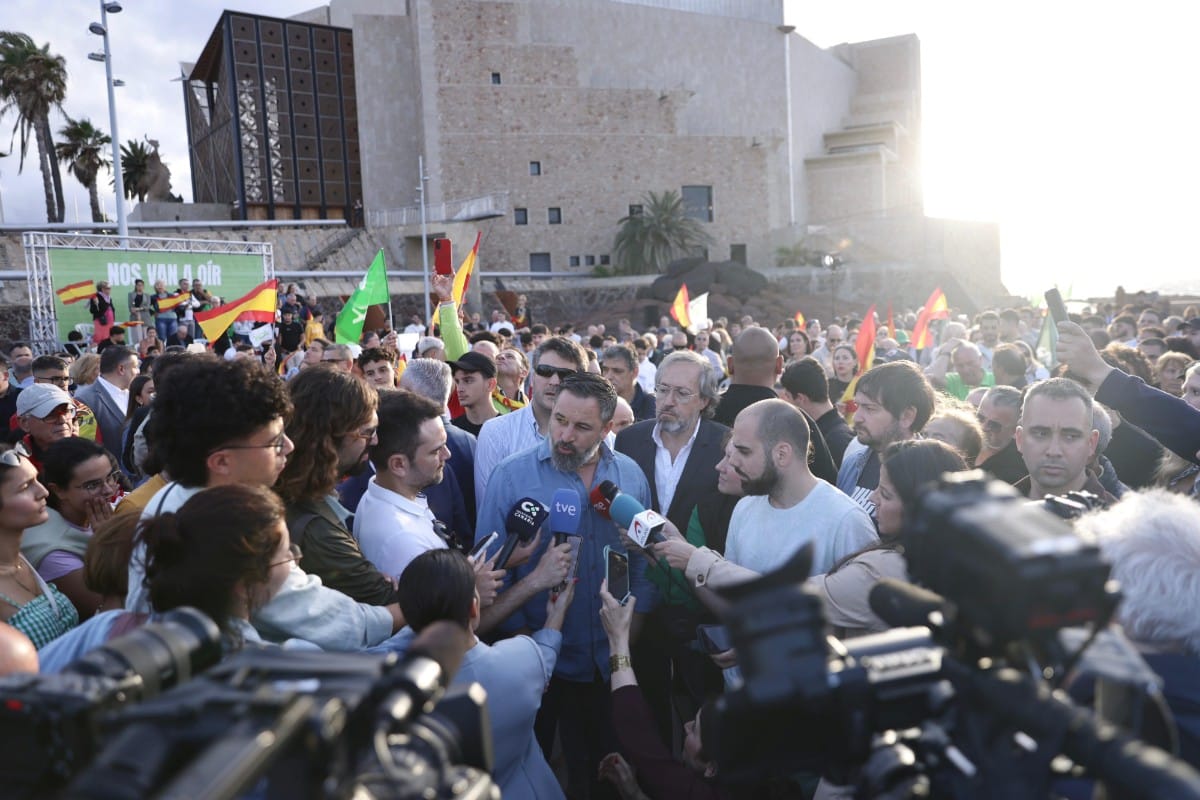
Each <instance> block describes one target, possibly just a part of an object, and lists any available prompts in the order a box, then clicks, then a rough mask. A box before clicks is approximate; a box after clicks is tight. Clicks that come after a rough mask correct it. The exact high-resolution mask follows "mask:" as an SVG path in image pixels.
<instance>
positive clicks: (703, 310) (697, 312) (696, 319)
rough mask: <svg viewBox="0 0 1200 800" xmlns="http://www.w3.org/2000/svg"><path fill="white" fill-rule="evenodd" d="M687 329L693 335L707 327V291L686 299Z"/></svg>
mask: <svg viewBox="0 0 1200 800" xmlns="http://www.w3.org/2000/svg"><path fill="white" fill-rule="evenodd" d="M688 319H689V320H691V322H692V324H691V325H688V331H689V332H690V333H692V334H693V335H694V334H695V333H696V332H697V331H700V330H703V329H704V328H707V327H708V292H705V293H704V294H702V295H700V296H699V297H695V298H692V299H691V300H689V301H688Z"/></svg>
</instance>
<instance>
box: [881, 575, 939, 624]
mask: <svg viewBox="0 0 1200 800" xmlns="http://www.w3.org/2000/svg"><path fill="white" fill-rule="evenodd" d="M867 602H868V603H869V604H870V606H871V610H872V611H873V612H875V616H877V617H879V618H880V619H881V620H883V621H884V622H886V623H887V624H888V625H891V626H893V627H896V628H911V627H915V626H919V625H929V624H930V620H929V617H930V615H931V614H933V613H934V612H937V613H939V614H942V613H944V612H945V610H946V601H945V599H944V598H943V597H942V596H941V595H938V594H934V593H933V592H931V591H929V590H928V589H922V588H921V587H919V586H913V585H912V584H911V583H905V582H904V581H898V580H896V579H895V578H884V579H883V580H881V581H879V582H878V583H876V584H875V585H874V586H872V587H871V593H870V594H869V595H868V597H867Z"/></svg>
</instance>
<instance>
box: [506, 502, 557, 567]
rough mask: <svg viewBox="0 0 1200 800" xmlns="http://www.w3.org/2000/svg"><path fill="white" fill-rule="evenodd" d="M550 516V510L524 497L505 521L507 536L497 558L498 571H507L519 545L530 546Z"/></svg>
mask: <svg viewBox="0 0 1200 800" xmlns="http://www.w3.org/2000/svg"><path fill="white" fill-rule="evenodd" d="M549 516H550V509H548V508H546V507H545V506H544V505H542V504H541V503H539V502H538V501H537V500H534V499H533V498H532V497H522V498H521V499H520V500H518V501H517V503H516V505H514V506H513V507H512V509H511V510H509V512H508V517H507V518H506V519H505V520H504V531H505V533H506V536H505V538H504V544H503V545H501V546H500V554H499V555H498V556H497V557H496V569H505V568H506V567H507V566H508V559H510V558H511V557H512V554H513V550H515V549H517V545H518V544H528V543H529V541H530V540H531V539H533V537H534V536H536V535H537V531H538V528H540V527H542V523H543V522H545V521H546V518H547V517H549Z"/></svg>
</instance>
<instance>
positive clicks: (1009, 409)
mask: <svg viewBox="0 0 1200 800" xmlns="http://www.w3.org/2000/svg"><path fill="white" fill-rule="evenodd" d="M1020 416H1021V393H1020V392H1019V391H1017V390H1016V389H1014V388H1013V387H1011V386H993V387H992V388H991V389H988V391H987V394H985V395H984V396H983V402H981V403H980V404H979V424H980V426H981V427H982V428H983V450H982V451H980V453H979V457H978V458H977V459H976V460H975V465H976V466H977V467H980V468H982V469H984V470H986V471H987V472H989V473H990V474H991V475H992V477H994V478H995V479H996V480H999V481H1004V482H1005V483H1010V484H1015V483H1017V482H1018V481H1020V480H1021V479H1022V478H1024V477H1025V476H1026V475H1028V474H1029V471H1028V470H1026V469H1025V461H1024V460H1023V459H1022V458H1021V451H1020V450H1018V449H1017V442H1016V439H1014V438H1013V435H1014V434H1015V433H1016V432H1017V419H1018V417H1020Z"/></svg>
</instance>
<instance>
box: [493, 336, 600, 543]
mask: <svg viewBox="0 0 1200 800" xmlns="http://www.w3.org/2000/svg"><path fill="white" fill-rule="evenodd" d="M532 362H533V377H532V378H531V379H530V392H529V395H530V396H529V403H528V404H526V405H525V407H523V408H521V409H518V410H517V411H513V412H512V413H509V414H504V415H503V416H499V417H496V418H494V419H489V420H488V421H487V422H485V423H484V424H483V427H482V428H481V429H480V430H479V443H478V445H477V446H476V448H475V502H476V503H477V504H478V505H480V506H482V504H483V502H484V499H485V495H484V492H485V491H486V490H487V486H488V481H489V480H490V479H491V477H492V473H493V472H494V471H495V469H496V465H498V464H499V463H500V462H501V461H502V460H504V458H506V457H507V456H510V455H512V454H513V453H519V452H521V451H522V450H528V449H529V448H531V447H533V446H535V445H538V444H541V443H542V442H544V441H545V440H546V432H547V431H548V430H549V428H550V412H551V411H552V410H553V409H554V400H555V398H556V397H557V396H558V387H559V385H560V384H561V383H562V381H563V380H564V379H566V378H567V377H569V376H572V375H574V374H576V373H579V372H583V370H584V367H585V366H587V355H586V354H585V353H584V352H583V348H582V347H580V346H579V345H577V344H575V343H574V342H572V341H571V340H570V339H568V338H566V337H564V336H551V337H550V338H548V339H546V340H545V341H544V342H542V343H541V345H540V346H539V347H538V348H537V349H536V350H534V351H533V358H532ZM584 496H585V497H586V496H587V492H586V491H585V492H584ZM504 513H505V514H507V513H508V509H507V508H505V509H504ZM498 530H502V529H498ZM489 533H490V530H489Z"/></svg>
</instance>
